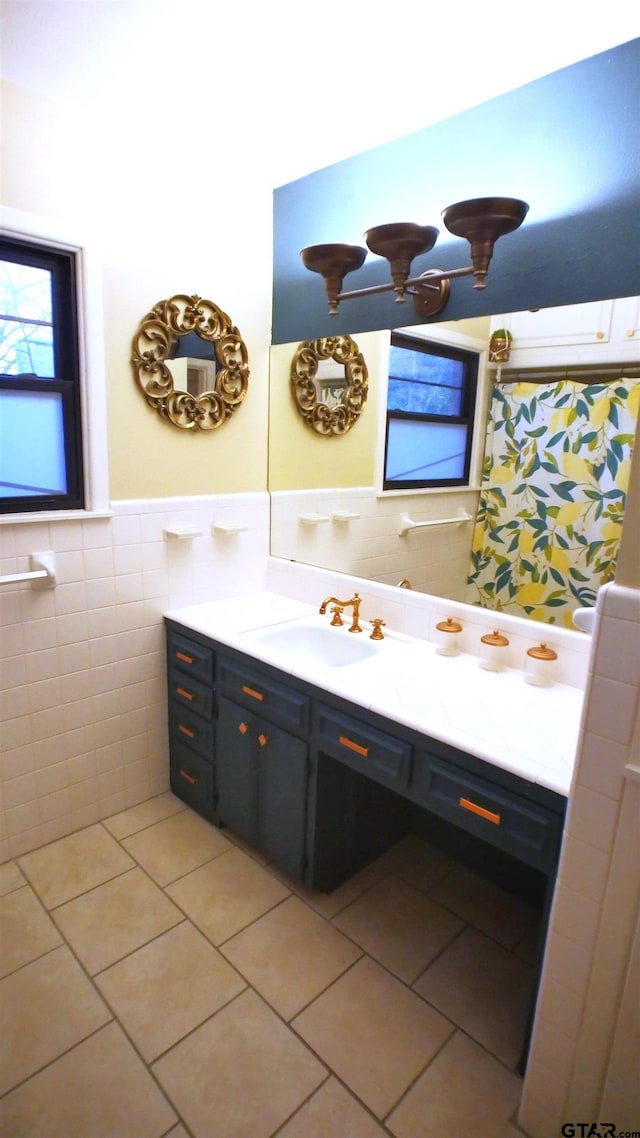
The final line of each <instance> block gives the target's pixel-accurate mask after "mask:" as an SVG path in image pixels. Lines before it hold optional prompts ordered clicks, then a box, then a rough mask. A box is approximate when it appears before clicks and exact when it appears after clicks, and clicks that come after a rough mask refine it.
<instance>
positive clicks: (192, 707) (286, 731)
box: [166, 618, 566, 1064]
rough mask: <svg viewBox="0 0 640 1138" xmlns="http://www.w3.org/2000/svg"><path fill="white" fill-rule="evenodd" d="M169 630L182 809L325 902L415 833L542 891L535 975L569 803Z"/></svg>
mask: <svg viewBox="0 0 640 1138" xmlns="http://www.w3.org/2000/svg"><path fill="white" fill-rule="evenodd" d="M166 630H167V650H168V685H169V734H170V768H171V788H172V790H173V791H174V793H175V794H177V795H178V797H180V798H181V799H183V801H184V802H186V803H187V804H188V805H189V806H191V807H192V808H193V809H194V810H196V811H197V812H198V813H199V814H201V815H202V816H203V817H205V818H207V819H208V820H209V821H211V822H213V823H215V824H216V825H218V826H228V827H229V829H231V830H233V832H234V833H236V834H238V835H239V836H240V837H241V838H244V839H245V840H246V841H247V842H248V843H250V844H251V845H252V846H254V847H255V848H257V849H259V850H261V851H262V852H263V853H264V854H265V855H266V856H267V857H268V858H269V860H270V861H271V862H272V863H273V864H274V865H276V866H278V867H279V868H280V869H282V870H283V871H284V872H285V873H287V874H289V875H290V876H291V877H292V878H293V879H295V880H297V881H300V882H302V883H303V884H304V885H306V886H307V887H309V888H314V889H320V890H323V891H325V892H330V891H331V890H332V889H335V888H336V887H337V886H338V885H340V884H341V883H342V882H343V881H345V880H346V879H347V878H349V877H351V876H352V875H353V874H354V873H356V872H357V871H358V870H359V869H361V868H362V867H363V866H364V865H366V864H367V863H368V862H370V861H372V860H373V859H374V858H375V857H377V856H378V855H380V854H381V853H383V852H384V851H385V850H387V849H388V848H389V847H390V846H391V845H393V843H394V842H396V841H398V840H399V839H400V838H401V837H402V836H403V835H404V834H406V833H407V832H409V831H411V830H414V831H417V832H419V833H421V834H422V835H423V836H425V837H426V838H427V839H429V840H430V841H432V842H435V844H437V845H438V844H439V845H442V846H443V848H445V849H446V850H447V852H450V853H452V854H453V855H454V856H457V857H458V858H459V859H460V860H462V861H465V862H466V863H467V864H469V865H470V866H471V867H472V868H473V869H475V870H476V871H477V872H479V873H481V874H482V873H484V874H485V875H486V876H489V877H492V878H493V879H494V880H498V879H499V878H500V877H501V878H502V879H501V880H499V883H501V884H505V874H506V877H507V878H508V880H509V882H510V886H511V888H512V890H513V891H514V892H516V893H520V894H521V895H523V896H524V893H525V891H528V893H529V895H528V896H527V897H526V898H525V899H527V900H531V888H532V887H533V890H534V892H535V903H536V904H538V906H539V908H540V910H541V921H540V952H539V961H538V963H539V965H540V963H541V959H542V948H543V946H544V941H545V938H546V928H547V922H548V917H549V912H550V907H551V900H552V896H553V888H554V882H555V877H556V869H557V864H558V857H559V852H560V842H561V838H562V827H563V820H564V813H565V807H566V799H565V798H564V797H563V796H562V795H560V794H558V793H556V792H554V791H551V790H548V789H546V788H545V787H543V786H539V785H538V784H536V783H532V782H529V781H527V780H526V779H524V778H521V777H519V776H517V775H515V774H512V773H511V772H509V771H506V770H503V769H502V768H500V767H497V766H494V765H493V764H491V763H490V762H486V761H484V760H482V759H479V758H477V757H476V756H474V755H470V754H467V753H466V752H464V751H460V750H458V749H457V748H456V747H453V746H451V745H450V744H447V743H444V742H441V741H440V740H436V739H432V738H431V737H429V736H426V735H424V734H422V733H421V732H419V731H417V730H414V729H412V728H409V727H406V726H404V725H403V724H399V723H396V722H393V721H391V720H389V719H386V718H385V717H383V716H380V715H378V714H376V713H374V712H372V711H369V710H367V709H366V708H363V707H360V706H358V705H355V704H352V703H350V702H349V700H347V699H345V698H342V697H340V696H336V695H333V694H332V693H328V692H326V691H323V690H322V689H320V688H319V687H317V686H315V685H313V684H310V683H307V682H305V681H304V680H301V679H298V678H297V677H292V676H288V675H287V674H286V673H285V672H284V671H283V670H282V669H280V668H275V667H273V666H271V665H270V664H266V663H263V662H261V661H258V660H256V659H255V658H254V657H253V656H250V655H247V654H246V653H244V652H240V651H238V650H237V649H235V648H232V647H229V646H226V645H224V644H221V643H217V642H215V641H213V640H211V639H210V638H209V637H207V636H204V635H203V634H201V633H199V632H195V631H191V630H190V629H187V628H185V627H183V626H182V625H180V624H177V623H176V622H175V621H173V620H170V619H168V618H167V619H166ZM507 887H509V885H507ZM533 1006H535V999H534V1001H533V1005H532V1014H533ZM527 1035H528V1032H527ZM525 1051H526V1045H525ZM523 1064H524V1060H523Z"/></svg>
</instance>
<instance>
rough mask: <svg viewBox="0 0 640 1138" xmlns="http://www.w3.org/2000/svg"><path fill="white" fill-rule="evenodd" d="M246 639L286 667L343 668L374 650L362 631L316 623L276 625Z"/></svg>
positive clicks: (357, 661)
mask: <svg viewBox="0 0 640 1138" xmlns="http://www.w3.org/2000/svg"><path fill="white" fill-rule="evenodd" d="M247 639H248V641H250V643H251V644H253V645H262V646H263V647H264V648H266V649H267V650H268V651H269V652H270V653H274V654H275V655H277V656H278V657H279V658H280V659H281V660H282V661H283V662H284V663H285V664H288V665H289V667H290V668H296V667H298V666H300V665H307V666H308V665H312V666H313V665H315V666H316V667H317V666H318V665H321V666H322V667H325V668H344V667H345V666H346V665H348V664H357V663H359V662H360V661H361V660H366V659H367V657H369V656H374V655H375V653H376V652H377V650H378V649H377V644H376V642H375V641H372V640H371V639H370V638H369V636H368V634H367V633H366V632H360V633H357V632H349V631H348V629H347V628H332V627H331V625H329V624H319V623H317V621H316V620H305V621H295V622H291V623H290V624H279V625H276V626H275V627H271V628H265V629H262V630H261V631H259V632H252V633H249V634H247Z"/></svg>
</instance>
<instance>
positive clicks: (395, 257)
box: [364, 221, 438, 303]
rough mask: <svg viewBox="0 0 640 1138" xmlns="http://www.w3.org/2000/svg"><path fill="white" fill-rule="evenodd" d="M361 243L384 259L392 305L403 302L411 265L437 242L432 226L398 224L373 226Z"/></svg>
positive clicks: (436, 231) (435, 231) (401, 222)
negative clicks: (392, 298)
mask: <svg viewBox="0 0 640 1138" xmlns="http://www.w3.org/2000/svg"><path fill="white" fill-rule="evenodd" d="M364 239H365V241H366V242H367V245H368V247H369V249H370V250H371V252H372V253H376V254H377V255H378V256H379V257H385V258H386V260H387V261H389V264H390V265H391V276H392V279H393V287H394V289H395V292H396V293H397V296H396V301H397V302H399V303H401V302H402V301H404V294H405V284H406V281H407V280H408V278H409V273H410V271H411V262H412V261H413V259H414V257H418V256H419V255H420V254H421V253H428V252H429V250H430V249H433V246H434V245H435V243H436V241H437V240H438V230H437V229H435V228H434V226H433V225H415V224H414V223H413V222H410V221H407V222H404V221H400V222H395V223H392V224H390V225H376V226H375V227H374V228H373V229H368V230H367V232H366V233H365V235H364Z"/></svg>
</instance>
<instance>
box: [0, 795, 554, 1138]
mask: <svg viewBox="0 0 640 1138" xmlns="http://www.w3.org/2000/svg"><path fill="white" fill-rule="evenodd" d="M0 917H1V919H2V938H1V940H0V977H2V978H1V979H0V1008H1V1011H2V1019H3V1031H2V1033H1V1036H2V1037H1V1040H0V1054H1V1067H0V1135H2V1138H188V1136H191V1138H276V1136H277V1138H384V1136H385V1135H386V1136H389V1135H391V1136H393V1138H463V1136H466V1135H469V1136H471V1135H473V1138H520V1136H521V1132H520V1131H519V1130H518V1128H517V1125H516V1121H515V1120H516V1115H517V1106H518V1101H519V1097H520V1091H521V1080H520V1078H519V1076H518V1075H517V1073H516V1066H517V1062H518V1058H519V1053H520V1048H521V1044H522V1037H523V1031H524V1023H525V1017H526V1013H527V1007H528V1000H529V995H530V991H531V984H532V974H533V972H532V966H531V955H530V942H531V931H532V928H533V925H534V923H535V920H536V917H537V914H536V912H535V910H534V909H530V908H529V907H528V906H526V905H524V904H523V903H522V902H521V901H518V900H516V899H515V898H512V897H510V896H509V895H508V894H506V893H504V892H503V891H502V890H500V889H498V888H497V887H496V886H495V885H492V884H490V883H488V882H487V881H486V880H484V879H483V878H481V877H479V876H477V875H475V874H473V873H471V872H470V871H469V870H468V869H466V868H464V867H463V866H462V865H460V864H458V863H456V862H455V861H453V860H452V859H451V858H450V857H448V856H447V855H444V854H442V853H440V852H439V851H437V850H435V849H434V848H433V847H431V846H430V845H428V844H427V843H425V842H423V841H422V840H421V839H418V838H416V837H413V836H411V837H409V838H406V839H404V840H403V841H402V842H401V843H400V844H399V845H398V846H396V847H394V849H393V850H391V851H390V852H389V853H388V854H386V855H385V856H384V857H382V858H380V859H379V860H378V861H377V862H375V863H374V864H373V865H371V866H368V867H367V869H365V870H363V871H362V872H361V873H359V874H358V875H357V876H356V877H354V878H352V879H351V880H350V881H348V882H347V883H346V884H345V885H343V886H342V887H341V888H340V889H338V890H336V891H335V892H334V893H332V894H330V895H328V896H326V895H322V894H316V893H310V892H309V891H306V890H303V889H300V888H299V887H298V886H297V885H295V884H294V883H293V882H291V881H288V880H286V879H284V878H283V877H282V874H280V873H278V872H277V871H274V870H272V868H270V867H269V866H268V865H267V864H265V862H264V859H262V858H261V857H260V855H259V854H257V853H256V852H255V851H251V850H248V849H247V848H246V847H245V846H244V845H243V844H242V843H240V842H239V841H236V840H235V839H234V837H233V835H232V834H230V833H229V832H228V831H226V830H225V831H219V830H217V829H216V828H215V827H213V826H210V825H209V824H208V823H207V822H205V821H203V820H202V819H201V818H199V817H198V816H197V815H196V814H194V813H193V812H192V811H190V810H189V809H187V808H185V807H184V806H183V804H182V803H181V802H180V801H179V800H178V799H176V798H175V797H174V796H173V795H171V794H164V795H161V796H160V797H158V798H155V799H151V800H150V801H149V802H147V803H144V804H143V805H141V806H138V807H135V808H133V809H132V810H128V811H126V812H124V813H123V814H119V815H116V816H114V817H113V818H110V819H107V820H106V821H105V822H103V823H99V824H97V825H93V826H89V827H88V828H87V829H85V830H81V831H79V832H77V833H75V834H72V835H70V836H69V837H66V838H63V839H61V840H60V841H57V842H54V843H52V844H51V845H49V846H44V847H43V848H41V849H39V850H35V851H33V852H32V853H29V854H26V855H25V856H24V857H21V858H19V859H18V860H17V862H8V863H6V864H4V865H2V866H0Z"/></svg>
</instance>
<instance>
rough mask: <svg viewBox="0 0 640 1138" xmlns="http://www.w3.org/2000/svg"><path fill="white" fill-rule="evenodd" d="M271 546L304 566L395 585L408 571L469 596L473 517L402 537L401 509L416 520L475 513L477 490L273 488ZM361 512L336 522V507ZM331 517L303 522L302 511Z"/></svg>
mask: <svg viewBox="0 0 640 1138" xmlns="http://www.w3.org/2000/svg"><path fill="white" fill-rule="evenodd" d="M271 497H272V506H271V511H272V541H271V552H272V553H273V554H274V555H275V556H276V557H283V558H288V559H291V560H294V561H300V562H302V563H303V564H310V565H324V566H325V567H326V568H328V569H336V570H338V571H339V572H342V573H349V574H351V575H353V576H355V577H366V578H368V579H370V580H375V581H381V582H384V583H385V584H388V585H397V584H398V582H399V581H401V580H402V578H403V577H408V578H409V580H410V581H411V583H412V585H413V588H414V589H419V590H420V591H421V592H424V593H432V594H433V595H435V596H447V597H455V598H456V599H458V600H461V601H462V600H464V594H465V589H466V581H467V573H468V569H469V555H470V550H471V536H472V532H473V522H466V523H464V524H463V525H446V526H429V527H428V528H426V529H419V530H412V531H411V532H410V533H408V534H406V535H404V536H400V535H399V528H400V515H401V514H403V513H407V514H408V515H409V517H410V518H412V519H413V520H415V521H428V520H429V519H431V520H433V519H436V518H448V517H453V516H455V515H456V514H457V513H458V511H459V510H464V511H465V512H466V513H468V514H470V515H471V517H473V518H475V515H476V510H477V506H478V493H477V491H475V490H456V491H455V492H442V493H440V494H435V493H433V492H430V493H428V494H419V495H416V494H415V493H414V494H407V495H398V496H395V495H394V496H393V497H389V496H387V497H385V498H381V497H379V496H378V495H377V493H376V490H375V489H374V488H373V487H361V488H357V489H349V490H299V491H295V492H290V491H280V492H277V493H274V494H272V496H271ZM340 510H348V511H351V512H352V513H354V514H357V515H358V516H357V517H355V518H352V519H350V520H348V521H341V520H337V519H336V520H334V519H332V517H331V515H332V513H333V512H334V511H340ZM309 513H311V514H314V513H315V514H319V515H321V516H323V517H326V518H327V519H328V520H327V521H326V522H321V523H319V524H318V525H315V526H310V525H304V524H303V523H301V522H300V520H299V519H300V515H301V514H309Z"/></svg>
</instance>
